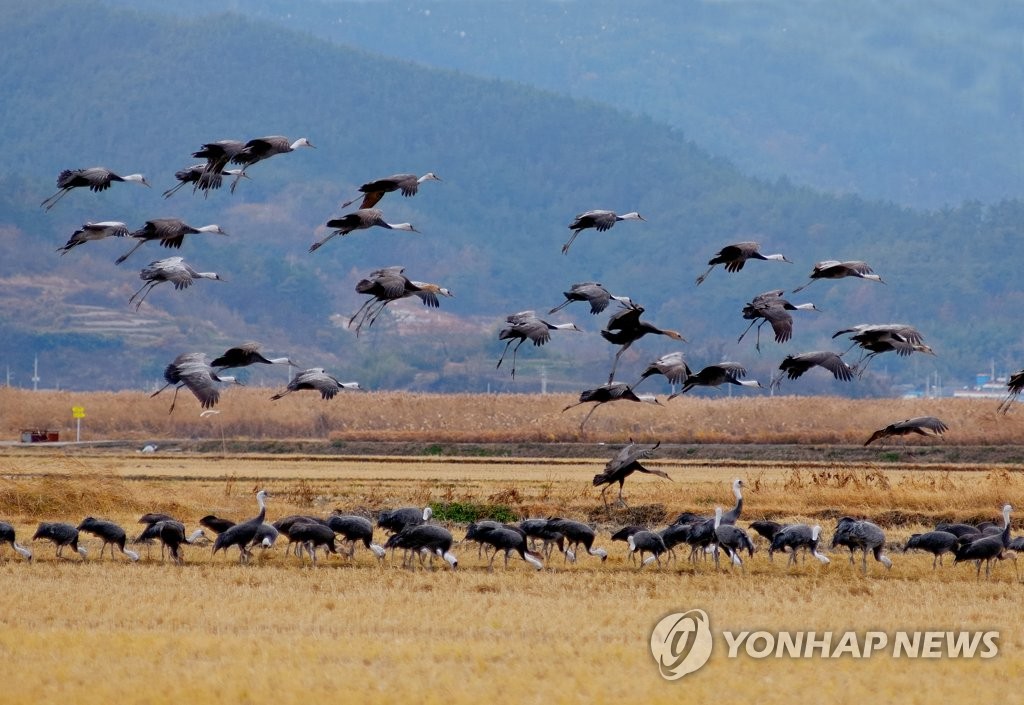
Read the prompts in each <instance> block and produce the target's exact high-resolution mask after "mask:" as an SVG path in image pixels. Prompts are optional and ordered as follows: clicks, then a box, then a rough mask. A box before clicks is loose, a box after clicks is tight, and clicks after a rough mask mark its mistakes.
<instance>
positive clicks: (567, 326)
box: [552, 323, 583, 333]
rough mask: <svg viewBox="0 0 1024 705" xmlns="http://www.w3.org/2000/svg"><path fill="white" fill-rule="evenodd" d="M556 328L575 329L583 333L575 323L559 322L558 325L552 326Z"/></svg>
mask: <svg viewBox="0 0 1024 705" xmlns="http://www.w3.org/2000/svg"><path fill="white" fill-rule="evenodd" d="M552 328H553V329H554V330H574V331H578V332H580V333H582V332H583V331H581V330H580V329H579V328H578V327H577V326H576V324H575V323H559V324H558V325H557V326H552Z"/></svg>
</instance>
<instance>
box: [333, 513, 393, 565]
mask: <svg viewBox="0 0 1024 705" xmlns="http://www.w3.org/2000/svg"><path fill="white" fill-rule="evenodd" d="M327 526H329V527H331V530H332V531H334V533H336V534H339V535H340V536H342V537H343V540H345V541H347V542H348V543H349V551H348V557H349V558H352V557H353V556H355V554H356V544H358V543H362V544H363V545H364V546H366V548H368V549H369V550H370V551H371V552H373V555H375V556H377V558H383V557H384V553H385V551H384V547H383V546H381V545H380V544H376V543H374V542H373V522H371V521H370V520H369V519H367V518H366V517H361V516H358V515H355V514H333V515H331V516H329V517H327Z"/></svg>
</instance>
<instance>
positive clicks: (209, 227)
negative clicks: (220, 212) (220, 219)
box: [196, 225, 227, 235]
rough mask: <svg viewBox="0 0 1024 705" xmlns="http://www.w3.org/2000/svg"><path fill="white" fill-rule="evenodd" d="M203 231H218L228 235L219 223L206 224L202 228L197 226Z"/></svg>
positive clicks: (217, 232) (219, 233)
mask: <svg viewBox="0 0 1024 705" xmlns="http://www.w3.org/2000/svg"><path fill="white" fill-rule="evenodd" d="M196 230H198V231H199V232H201V233H216V234H217V235H227V233H225V232H224V231H223V230H221V229H220V226H219V225H204V226H203V227H201V228H196Z"/></svg>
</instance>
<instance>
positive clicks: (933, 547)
mask: <svg viewBox="0 0 1024 705" xmlns="http://www.w3.org/2000/svg"><path fill="white" fill-rule="evenodd" d="M959 540H960V539H959V538H958V537H957V535H956V534H951V533H949V532H948V531H926V532H925V533H923V534H911V535H910V538H908V539H907V543H906V545H904V546H903V552H904V553H906V552H907V551H909V550H910V549H912V548H914V549H917V550H919V551H927V552H928V553H930V554H932V556H933V558H932V570H935V565H936V563H937V564H938V565H942V556H943V555H944V554H946V553H949V552H950V551H955V550H956V547H957V544H958V542H959Z"/></svg>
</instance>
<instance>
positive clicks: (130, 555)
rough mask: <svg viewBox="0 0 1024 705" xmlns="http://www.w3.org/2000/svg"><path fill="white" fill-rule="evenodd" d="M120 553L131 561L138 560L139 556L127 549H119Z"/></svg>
mask: <svg viewBox="0 0 1024 705" xmlns="http://www.w3.org/2000/svg"><path fill="white" fill-rule="evenodd" d="M121 553H123V554H124V555H126V556H128V557H129V558H130V559H132V560H133V561H138V560H139V554H138V553H136V552H135V551H131V550H129V549H127V548H122V549H121Z"/></svg>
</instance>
